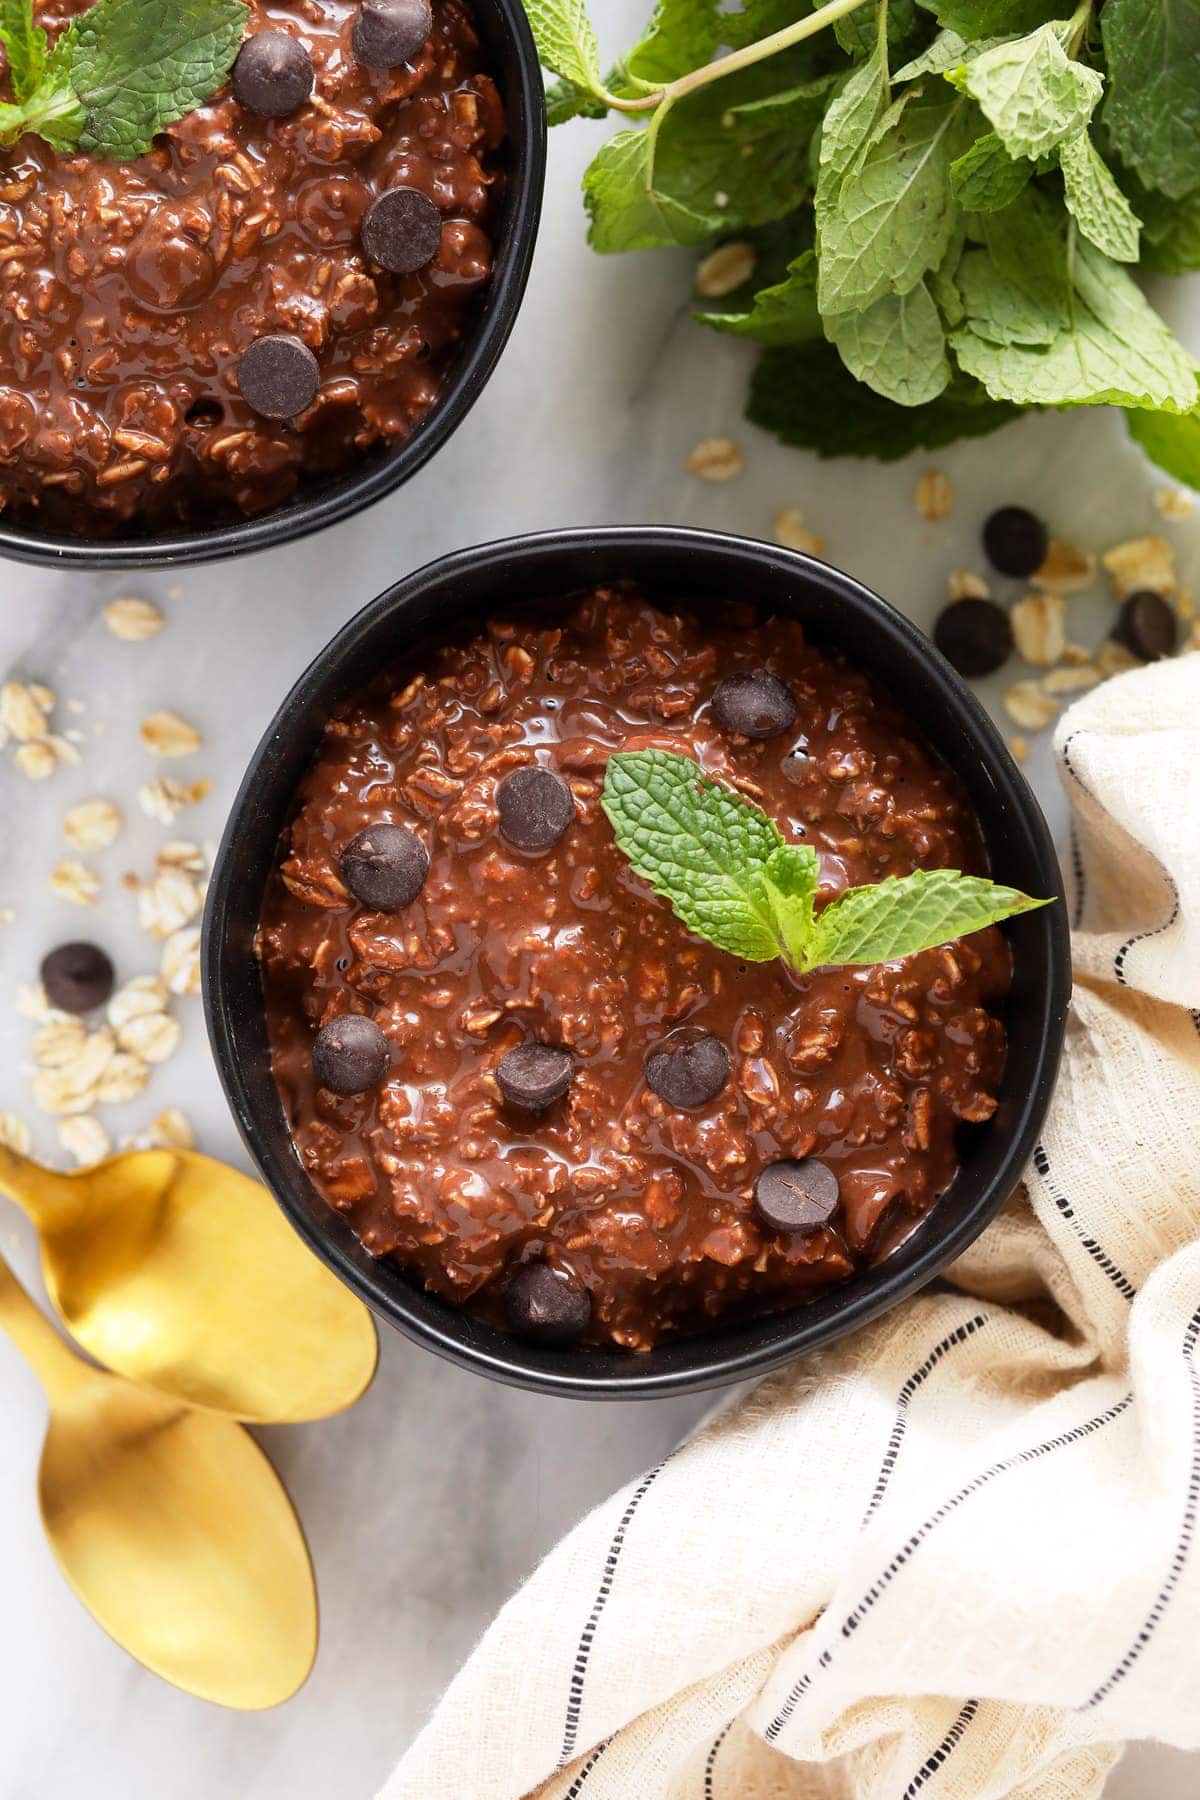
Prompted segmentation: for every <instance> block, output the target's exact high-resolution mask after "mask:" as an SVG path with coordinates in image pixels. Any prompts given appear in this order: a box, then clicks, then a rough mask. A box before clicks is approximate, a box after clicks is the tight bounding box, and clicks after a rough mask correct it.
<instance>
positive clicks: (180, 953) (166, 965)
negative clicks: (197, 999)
mask: <svg viewBox="0 0 1200 1800" xmlns="http://www.w3.org/2000/svg"><path fill="white" fill-rule="evenodd" d="M161 966H162V978H163V980H164V981H165V982H166V984H167V986H168V987H169V988H170V990H171V992H172V993H173V994H198V993H199V992H200V927H199V926H198V925H186V926H185V927H184V928H183V930H182V931H173V932H172V933H171V935H170V937H169V938H168V939H167V940H166V942H165V943H164V944H163V950H162V965H161Z"/></svg>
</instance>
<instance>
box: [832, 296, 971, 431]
mask: <svg viewBox="0 0 1200 1800" xmlns="http://www.w3.org/2000/svg"><path fill="white" fill-rule="evenodd" d="M825 328H826V331H827V333H828V335H829V336H830V337H831V338H832V340H833V342H834V343H835V344H836V345H837V347H838V351H839V353H840V355H841V358H842V361H843V362H844V363H845V365H846V367H847V368H848V369H849V371H850V373H851V374H852V375H853V376H854V377H855V378H856V379H857V380H858V381H862V382H865V383H866V385H867V387H869V388H872V389H873V390H874V392H875V393H877V394H882V396H883V397H884V399H885V400H894V401H895V402H896V404H897V405H898V406H925V405H927V404H928V402H929V401H931V400H936V399H937V397H938V395H939V394H940V393H942V392H943V390H944V389H945V388H947V387H948V386H949V384H950V374H951V370H950V359H949V357H948V356H947V354H946V333H945V331H944V330H943V329H942V321H941V317H940V316H939V313H938V309H937V307H936V306H935V305H934V303H933V299H932V297H931V295H930V292H929V289H928V288H927V287H926V285H925V283H924V282H923V281H918V283H917V285H916V287H914V288H910V289H909V290H908V292H907V293H906V294H884V295H883V297H882V299H879V300H876V301H875V302H874V304H873V305H871V306H868V307H867V309H866V311H865V312H859V313H847V314H845V315H843V316H842V317H839V318H829V319H826V321H825Z"/></svg>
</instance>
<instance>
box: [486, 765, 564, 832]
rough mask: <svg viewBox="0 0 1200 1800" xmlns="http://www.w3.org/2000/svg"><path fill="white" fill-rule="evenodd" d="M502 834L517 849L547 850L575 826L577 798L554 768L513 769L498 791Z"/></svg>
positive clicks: (497, 799)
mask: <svg viewBox="0 0 1200 1800" xmlns="http://www.w3.org/2000/svg"><path fill="white" fill-rule="evenodd" d="M496 805H497V807H498V809H499V813H500V835H501V837H504V838H507V840H508V842H509V843H510V844H514V845H515V846H516V848H517V849H518V850H548V849H549V848H550V846H551V844H557V842H558V840H559V838H560V837H562V835H563V833H564V832H565V831H568V830H569V829H570V827H571V826H572V825H573V824H574V823H575V796H574V795H573V794H572V792H571V790H570V788H569V787H568V786H567V784H566V782H565V781H564V780H563V778H562V776H561V775H559V774H557V773H556V772H555V770H553V769H543V768H539V767H535V766H533V765H530V766H529V767H527V768H523V769H514V770H513V771H512V774H511V775H506V776H505V777H504V780H503V781H502V782H501V783H500V785H499V787H498V788H497V789H496Z"/></svg>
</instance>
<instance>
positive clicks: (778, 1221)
mask: <svg viewBox="0 0 1200 1800" xmlns="http://www.w3.org/2000/svg"><path fill="white" fill-rule="evenodd" d="M838 1192H839V1190H838V1179H837V1176H836V1175H835V1174H834V1172H833V1170H832V1169H831V1168H830V1167H829V1166H828V1164H826V1163H823V1162H817V1160H816V1159H815V1157H811V1156H806V1157H804V1158H803V1160H802V1161H800V1162H776V1163H768V1164H767V1167H766V1168H765V1169H764V1170H763V1172H762V1174H761V1175H760V1176H759V1178H758V1180H757V1181H756V1182H755V1184H754V1210H755V1212H756V1213H757V1214H758V1218H759V1222H760V1223H761V1224H763V1225H765V1226H766V1227H767V1229H768V1230H770V1231H819V1230H820V1228H821V1226H822V1225H827V1224H828V1223H829V1220H830V1219H831V1218H832V1217H833V1215H834V1213H835V1211H836V1210H837V1203H838Z"/></svg>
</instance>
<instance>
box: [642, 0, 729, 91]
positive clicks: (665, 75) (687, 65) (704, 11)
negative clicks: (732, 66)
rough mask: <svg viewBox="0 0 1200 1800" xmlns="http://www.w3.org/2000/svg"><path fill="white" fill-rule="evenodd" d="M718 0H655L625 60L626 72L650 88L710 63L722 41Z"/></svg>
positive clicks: (663, 85)
mask: <svg viewBox="0 0 1200 1800" xmlns="http://www.w3.org/2000/svg"><path fill="white" fill-rule="evenodd" d="M718 5H719V0H658V5H657V6H656V7H655V9H654V16H653V18H652V19H651V21H650V23H649V25H648V26H647V28H646V31H645V33H644V34H643V36H642V37H641V38H640V39H639V40H638V42H637V43H636V44H635V45H634V47H633V49H632V50H631V51H630V52H629V55H628V56H627V57H626V58H625V60H624V67H625V70H626V73H627V74H628V75H630V76H632V77H633V78H634V80H635V81H638V82H643V83H648V84H649V85H650V86H651V87H652V88H657V87H665V86H666V84H667V82H668V81H675V80H676V79H677V78H678V77H679V76H680V75H687V74H688V73H689V72H690V71H691V70H692V69H698V68H700V67H701V66H702V65H703V64H704V63H707V62H711V61H712V59H713V57H714V56H715V55H716V53H717V46H718V45H719V44H720V42H721V33H720V28H719V14H718Z"/></svg>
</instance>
